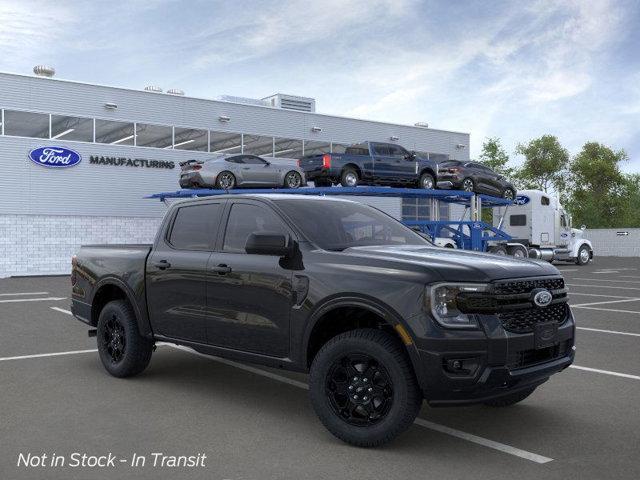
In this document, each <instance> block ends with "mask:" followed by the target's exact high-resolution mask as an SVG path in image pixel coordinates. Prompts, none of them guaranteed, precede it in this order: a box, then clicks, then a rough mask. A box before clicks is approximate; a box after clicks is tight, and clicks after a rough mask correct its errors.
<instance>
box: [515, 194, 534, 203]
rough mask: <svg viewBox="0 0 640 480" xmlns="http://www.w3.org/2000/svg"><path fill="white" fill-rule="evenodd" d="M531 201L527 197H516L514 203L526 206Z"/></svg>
mask: <svg viewBox="0 0 640 480" xmlns="http://www.w3.org/2000/svg"><path fill="white" fill-rule="evenodd" d="M529 200H531V199H530V198H529V197H527V196H526V195H516V199H515V200H514V201H513V203H515V204H516V205H526V204H527V203H529Z"/></svg>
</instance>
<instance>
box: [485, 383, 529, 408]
mask: <svg viewBox="0 0 640 480" xmlns="http://www.w3.org/2000/svg"><path fill="white" fill-rule="evenodd" d="M536 388H537V387H533V388H527V389H525V390H520V391H519V392H514V393H512V394H510V395H505V396H504V397H500V398H495V399H493V400H487V401H486V402H482V403H483V404H484V405H487V406H489V407H509V406H511V405H515V404H516V403H519V402H521V401H523V400H524V399H525V398H527V397H528V396H529V395H531V394H532V393H533V392H535V390H536Z"/></svg>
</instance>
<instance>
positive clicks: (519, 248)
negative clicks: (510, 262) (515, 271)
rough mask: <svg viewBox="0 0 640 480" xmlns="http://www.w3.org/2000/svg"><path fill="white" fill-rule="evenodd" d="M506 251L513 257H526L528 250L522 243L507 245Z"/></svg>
mask: <svg viewBox="0 0 640 480" xmlns="http://www.w3.org/2000/svg"><path fill="white" fill-rule="evenodd" d="M507 253H508V254H509V255H511V256H512V257H515V258H528V257H529V251H528V250H527V247H525V246H524V245H512V246H510V247H507Z"/></svg>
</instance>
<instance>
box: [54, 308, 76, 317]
mask: <svg viewBox="0 0 640 480" xmlns="http://www.w3.org/2000/svg"><path fill="white" fill-rule="evenodd" d="M49 308H50V309H51V310H55V311H56V312H60V313H66V314H67V315H73V313H71V311H69V310H65V309H64V308H60V307H49Z"/></svg>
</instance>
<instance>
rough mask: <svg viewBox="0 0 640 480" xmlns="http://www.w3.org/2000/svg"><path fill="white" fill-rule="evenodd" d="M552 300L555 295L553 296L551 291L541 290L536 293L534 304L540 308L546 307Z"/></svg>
mask: <svg viewBox="0 0 640 480" xmlns="http://www.w3.org/2000/svg"><path fill="white" fill-rule="evenodd" d="M552 300H553V295H551V292H550V291H549V290H544V289H541V290H538V291H535V293H534V295H533V303H535V304H536V306H538V307H546V306H548V305H549V304H550V303H551V301H552Z"/></svg>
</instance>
